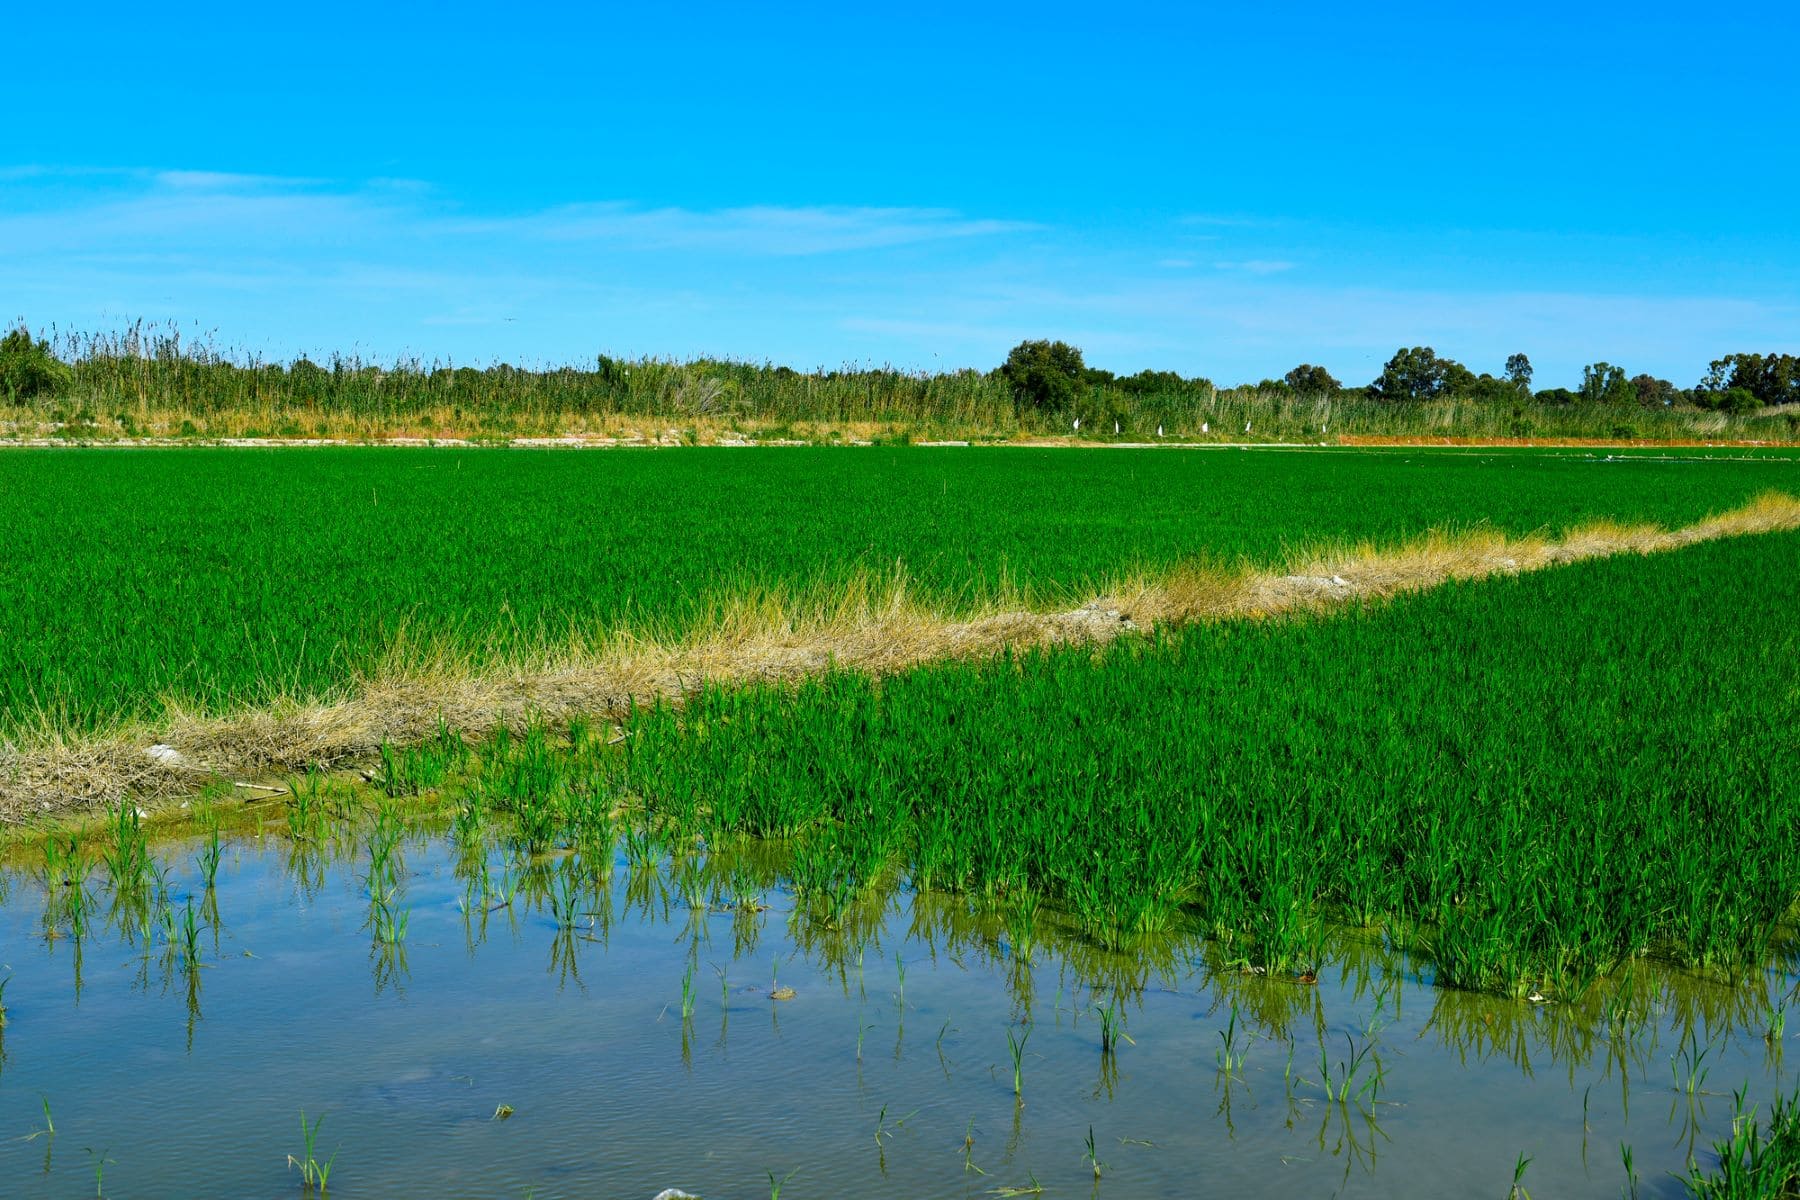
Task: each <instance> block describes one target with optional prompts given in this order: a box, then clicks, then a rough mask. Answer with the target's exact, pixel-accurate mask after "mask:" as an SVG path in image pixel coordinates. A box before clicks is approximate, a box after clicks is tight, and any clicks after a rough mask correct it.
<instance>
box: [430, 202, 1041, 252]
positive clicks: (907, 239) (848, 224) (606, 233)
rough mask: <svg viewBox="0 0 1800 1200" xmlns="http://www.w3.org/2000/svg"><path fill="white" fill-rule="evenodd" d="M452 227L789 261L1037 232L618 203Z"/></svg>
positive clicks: (898, 218) (893, 211)
mask: <svg viewBox="0 0 1800 1200" xmlns="http://www.w3.org/2000/svg"><path fill="white" fill-rule="evenodd" d="M446 228H447V229H448V230H449V231H451V232H457V233H478V234H493V233H517V234H521V235H524V236H528V237H538V238H544V239H548V240H552V241H568V242H588V243H607V244H611V245H617V246H622V247H628V248H632V249H640V250H704V251H710V252H713V253H726V254H744V255H775V256H782V257H786V256H801V255H812V254H832V253H841V252H845V251H855V250H875V249H883V248H887V247H892V246H904V245H911V244H916V243H920V242H936V241H944V240H951V239H966V238H981V237H994V236H997V235H1000V234H1008V233H1021V232H1025V231H1029V230H1032V229H1035V228H1037V226H1034V225H1032V224H1029V223H1027V222H1022V221H1002V220H993V219H971V218H968V217H964V216H962V215H961V214H958V213H955V212H952V211H950V210H947V209H935V208H854V207H786V208H784V207H776V206H771V205H759V206H753V207H746V208H725V209H716V210H710V211H709V210H700V209H688V208H641V207H637V206H634V205H631V204H627V203H623V202H612V203H604V204H582V205H569V206H565V207H562V208H557V209H552V210H550V211H547V212H544V213H541V214H535V215H528V216H523V217H499V218H489V219H485V220H479V221H466V222H453V223H450V224H449V225H448V226H446Z"/></svg>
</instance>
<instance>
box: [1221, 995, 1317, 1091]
mask: <svg viewBox="0 0 1800 1200" xmlns="http://www.w3.org/2000/svg"><path fill="white" fill-rule="evenodd" d="M1249 1045H1250V1042H1249V1033H1248V1031H1245V1032H1244V1034H1243V1035H1242V1036H1241V1037H1240V1035H1239V1032H1238V1006H1237V1001H1236V1000H1233V1001H1232V1002H1231V1016H1230V1018H1229V1019H1228V1020H1227V1021H1226V1022H1225V1028H1223V1029H1221V1030H1220V1031H1219V1048H1218V1049H1217V1050H1215V1051H1214V1052H1213V1057H1214V1058H1215V1059H1216V1060H1217V1061H1218V1064H1219V1073H1220V1074H1221V1075H1224V1076H1226V1077H1228V1078H1229V1077H1231V1076H1239V1075H1242V1074H1243V1070H1244V1055H1245V1053H1246V1051H1247V1050H1248V1049H1249ZM1321 1069H1323V1065H1322V1064H1321ZM1325 1094H1326V1097H1327V1098H1330V1096H1331V1088H1330V1085H1329V1084H1327V1086H1326V1089H1325Z"/></svg>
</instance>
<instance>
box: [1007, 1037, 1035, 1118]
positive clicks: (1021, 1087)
mask: <svg viewBox="0 0 1800 1200" xmlns="http://www.w3.org/2000/svg"><path fill="white" fill-rule="evenodd" d="M1030 1039H1031V1026H1029V1025H1027V1026H1025V1028H1024V1032H1023V1033H1020V1032H1018V1031H1017V1030H1015V1029H1014V1028H1012V1027H1011V1026H1008V1027H1007V1030H1006V1051H1007V1054H1008V1055H1010V1056H1011V1058H1012V1084H1013V1095H1014V1096H1015V1097H1016V1098H1018V1099H1019V1100H1021V1101H1023V1100H1024V1098H1025V1043H1026V1042H1027V1041H1029V1040H1030Z"/></svg>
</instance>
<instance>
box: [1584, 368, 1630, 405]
mask: <svg viewBox="0 0 1800 1200" xmlns="http://www.w3.org/2000/svg"><path fill="white" fill-rule="evenodd" d="M1580 395H1581V398H1582V400H1583V401H1584V402H1586V403H1588V404H1635V403H1636V402H1637V389H1636V388H1634V387H1632V386H1631V381H1630V380H1628V379H1626V378H1625V368H1623V367H1615V366H1613V365H1612V364H1611V363H1605V362H1597V363H1590V364H1588V365H1587V366H1585V367H1583V368H1581V392H1580Z"/></svg>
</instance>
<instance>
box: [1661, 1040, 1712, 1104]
mask: <svg viewBox="0 0 1800 1200" xmlns="http://www.w3.org/2000/svg"><path fill="white" fill-rule="evenodd" d="M1711 1053H1712V1047H1711V1046H1702V1045H1700V1039H1699V1038H1697V1037H1696V1036H1694V1030H1693V1027H1692V1026H1691V1025H1690V1026H1689V1027H1688V1028H1687V1030H1686V1031H1685V1032H1684V1033H1683V1034H1682V1035H1681V1043H1680V1045H1679V1046H1677V1047H1676V1050H1675V1057H1674V1058H1671V1059H1670V1060H1669V1070H1670V1071H1671V1072H1672V1073H1673V1074H1674V1076H1675V1088H1676V1090H1677V1091H1682V1092H1686V1093H1687V1094H1688V1095H1690V1096H1692V1095H1693V1094H1694V1093H1696V1092H1698V1091H1699V1090H1700V1089H1701V1088H1703V1087H1705V1086H1706V1077H1707V1076H1708V1075H1710V1074H1712V1068H1711V1067H1707V1066H1703V1065H1702V1064H1704V1063H1705V1062H1706V1056H1707V1055H1708V1054H1711Z"/></svg>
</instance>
